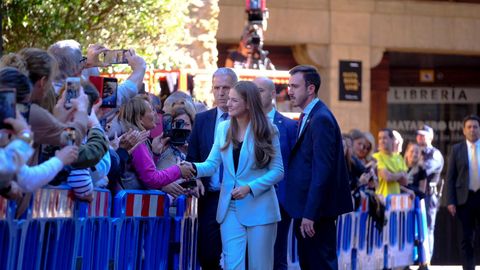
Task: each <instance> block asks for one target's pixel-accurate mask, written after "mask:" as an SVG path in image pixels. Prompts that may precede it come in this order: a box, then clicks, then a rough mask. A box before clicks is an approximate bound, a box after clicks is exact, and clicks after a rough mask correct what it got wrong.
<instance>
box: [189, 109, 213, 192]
mask: <svg viewBox="0 0 480 270" xmlns="http://www.w3.org/2000/svg"><path fill="white" fill-rule="evenodd" d="M216 119H217V108H213V109H210V110H208V111H205V112H201V113H199V114H197V115H196V116H195V122H194V124H193V129H192V133H191V134H190V138H189V140H188V153H187V161H191V162H203V161H205V160H206V159H207V157H208V154H210V150H211V149H212V146H213V139H214V135H215V121H216ZM201 179H202V182H203V185H204V186H205V189H206V190H208V189H209V187H210V177H203V178H201Z"/></svg>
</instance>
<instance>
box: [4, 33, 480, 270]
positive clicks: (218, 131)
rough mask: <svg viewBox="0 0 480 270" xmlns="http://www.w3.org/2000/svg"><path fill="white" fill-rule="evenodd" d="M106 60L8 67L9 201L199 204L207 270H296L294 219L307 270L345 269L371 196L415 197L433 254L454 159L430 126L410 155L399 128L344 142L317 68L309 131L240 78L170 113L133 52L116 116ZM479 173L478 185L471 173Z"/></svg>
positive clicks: (300, 96)
mask: <svg viewBox="0 0 480 270" xmlns="http://www.w3.org/2000/svg"><path fill="white" fill-rule="evenodd" d="M106 51H108V48H106V47H104V46H101V45H90V46H89V47H88V48H87V55H86V56H85V57H84V56H82V48H81V46H80V44H78V43H77V42H75V41H73V40H64V41H59V42H56V43H55V44H53V45H51V46H50V47H49V48H48V50H43V49H38V48H26V49H22V50H20V51H19V52H16V53H10V54H7V55H4V56H3V57H2V58H1V60H0V88H2V89H6V88H8V89H15V95H16V116H15V117H14V118H7V119H5V121H4V124H6V125H9V126H10V128H9V129H3V130H1V132H0V146H1V148H0V161H1V162H0V194H1V195H2V196H4V197H6V198H8V199H11V200H17V201H19V202H20V204H22V205H25V201H28V200H30V199H31V193H32V192H34V191H35V190H37V189H39V188H41V187H43V186H45V185H58V184H67V185H70V186H71V187H72V189H73V191H74V194H75V196H76V197H77V199H79V200H86V201H90V200H92V191H93V188H94V187H101V188H108V189H110V190H111V191H112V193H113V194H115V193H117V192H118V191H119V190H122V189H141V190H144V189H155V190H162V191H164V192H166V193H167V194H169V195H170V196H171V197H172V198H175V197H177V196H179V195H183V194H185V195H191V196H196V197H198V198H199V203H198V248H197V249H198V259H199V262H200V265H201V266H202V269H222V266H221V264H220V262H221V261H222V262H223V263H222V264H223V268H224V269H245V268H246V265H248V269H287V268H288V263H287V243H288V231H289V227H290V224H291V222H292V220H293V226H294V227H293V229H294V233H295V235H296V237H297V240H298V252H299V257H300V266H301V268H302V269H336V268H337V259H336V248H335V247H336V237H335V236H336V224H335V222H336V219H337V217H338V216H339V215H341V214H344V213H348V212H350V211H352V210H354V209H355V208H356V207H358V203H359V200H358V198H360V197H361V196H368V197H369V198H371V200H372V201H375V202H376V203H378V204H379V205H381V204H382V203H384V201H385V198H386V197H387V196H388V195H390V194H400V193H407V194H410V195H411V196H412V197H413V196H418V197H420V198H422V199H425V202H426V206H427V214H428V215H427V216H428V228H429V242H430V247H431V249H432V250H430V251H431V252H433V232H434V227H435V216H436V212H437V210H438V199H439V196H440V193H441V187H442V186H443V180H442V179H441V173H442V169H443V165H444V159H443V156H442V154H441V153H440V151H439V150H438V149H436V148H435V147H434V146H432V141H433V137H434V131H433V129H432V128H430V127H428V126H424V127H423V128H422V129H421V130H418V133H417V137H416V142H409V143H408V145H407V147H406V149H405V152H404V155H403V156H402V149H403V147H402V144H403V140H402V138H401V135H400V134H399V133H398V132H396V131H393V130H390V129H387V128H385V129H382V130H380V132H379V133H378V134H377V135H378V136H377V137H378V141H375V139H374V136H373V135H372V134H371V133H369V132H362V131H360V130H356V129H354V130H351V131H350V132H348V133H343V134H342V133H341V131H340V128H339V125H338V124H337V121H336V119H335V117H334V115H333V114H332V113H331V111H330V110H329V109H328V108H327V106H326V105H325V104H324V103H323V102H322V101H321V100H320V99H318V98H317V96H318V91H319V88H320V84H321V78H320V75H319V73H318V71H317V69H316V68H314V67H312V66H306V65H302V66H296V67H294V68H293V69H291V70H290V78H289V82H288V93H289V97H290V100H291V102H292V104H293V105H294V106H296V107H299V108H301V110H302V113H301V114H300V118H299V119H298V121H296V120H292V119H290V118H288V117H285V116H283V115H282V114H281V113H280V112H279V111H277V110H276V108H275V106H274V105H273V103H272V100H275V96H276V89H275V84H274V83H273V81H272V80H271V79H269V78H266V77H258V78H256V79H255V80H253V81H252V82H250V81H239V80H238V77H237V75H236V74H235V72H234V70H232V69H230V68H219V69H218V70H216V71H215V72H214V73H213V76H212V93H213V95H214V100H215V105H216V106H215V107H214V108H212V109H209V110H205V111H203V110H202V111H199V110H198V106H196V104H195V102H194V101H193V100H192V98H191V97H190V96H189V95H188V94H187V93H184V92H180V91H177V92H174V93H172V94H171V95H170V96H169V97H168V98H167V99H166V100H164V102H163V104H162V102H160V100H159V98H158V97H156V96H155V95H152V94H149V93H139V92H140V91H139V89H141V87H142V82H143V78H144V75H145V70H146V63H145V61H144V60H143V59H142V57H140V56H139V55H137V54H136V53H135V51H133V50H129V51H127V52H126V53H125V57H126V60H127V61H128V65H129V66H130V67H131V70H132V71H131V74H130V75H129V77H128V78H127V79H126V80H125V81H124V82H122V83H121V84H119V85H118V89H117V96H116V99H117V100H116V105H117V106H116V107H114V108H111V107H105V106H102V99H101V95H100V94H99V91H101V90H100V89H96V87H95V86H94V85H93V84H92V83H90V82H89V77H90V76H97V75H99V68H100V67H103V66H104V63H102V62H101V61H100V59H99V55H101V54H102V53H104V52H106ZM72 77H75V78H80V82H81V83H80V88H79V91H78V93H77V95H76V96H74V97H73V98H72V97H70V96H69V95H70V94H69V91H68V90H67V87H68V86H67V83H66V82H67V81H68V80H69V78H72ZM67 102H68V103H69V104H70V106H66V104H67ZM162 105H163V106H162ZM478 125H479V120H478V117H477V116H470V117H469V118H466V120H465V121H464V134H465V136H466V140H467V144H469V145H470V144H472V145H477V148H478V145H479V140H478V138H479V137H480V134H479V133H480V132H479V127H478ZM465 149H466V148H465ZM465 149H463V148H462V147H460V146H458V147H456V148H455V147H454V151H453V154H452V155H453V157H454V158H453V159H452V158H450V164H449V173H448V181H449V187H450V189H449V190H450V191H449V194H448V196H449V206H448V209H449V210H450V212H451V213H452V215H455V214H456V213H457V212H458V216H459V217H460V220H461V221H462V224H464V229H465V228H466V230H467V232H464V234H465V237H466V238H465V240H464V245H462V247H463V248H464V250H465V252H466V254H473V253H472V248H471V246H469V245H468V243H467V242H468V241H467V239H468V237H470V238H471V234H472V233H473V229H472V228H471V227H472V225H471V224H472V221H471V219H472V218H471V215H470V213H471V212H475V211H477V212H475V213H477V214H475V215H478V212H479V211H478V205H479V204H478V203H477V201H478V200H479V198H480V197H478V194H477V190H478V189H479V188H480V183H479V184H478V185H477V184H472V183H476V182H475V181H477V179H478V160H479V159H477V156H478V153H480V152H479V151H476V150H475V149H476V148H471V149H473V150H471V151H470V150H469V151H468V159H466V160H464V159H463V156H461V155H462V153H463V152H462V151H466V150H465ZM455 155H458V157H456V156H455ZM462 161H463V162H464V163H460V162H462ZM475 162H476V163H475ZM465 163H467V165H465ZM470 164H477V165H476V166H477V167H476V170H477V172H476V174H475V173H468V171H469V168H470V170H471V167H472V165H470ZM465 166H466V169H465ZM465 170H466V172H465ZM465 175H468V176H465ZM469 177H470V178H469ZM452 183H453V184H452ZM469 186H471V188H469ZM455 191H456V192H455ZM22 202H23V203H22ZM26 205H28V204H26ZM23 210H24V209H23ZM18 211H19V213H17V215H21V214H22V213H21V211H22V209H18ZM379 218H381V217H379ZM379 220H381V219H379ZM473 222H474V221H473ZM465 224H466V225H465ZM465 226H466V227H465ZM468 226H470V227H468ZM468 228H470V230H469V229H468ZM468 256H470V257H471V256H473V255H468ZM469 263H471V262H469Z"/></svg>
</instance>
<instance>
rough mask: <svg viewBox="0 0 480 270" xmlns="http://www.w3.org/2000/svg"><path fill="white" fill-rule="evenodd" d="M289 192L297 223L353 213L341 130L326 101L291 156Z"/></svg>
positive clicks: (289, 208)
mask: <svg viewBox="0 0 480 270" xmlns="http://www.w3.org/2000/svg"><path fill="white" fill-rule="evenodd" d="M287 190H288V192H287V196H286V204H285V209H286V210H287V212H288V213H289V214H290V216H291V217H293V218H296V219H299V218H308V219H310V220H314V221H317V220H319V219H321V218H336V217H337V216H338V215H341V214H343V213H347V212H350V211H352V210H353V207H352V198H351V195H350V189H349V186H348V171H347V167H346V164H345V158H344V155H343V145H342V136H341V133H340V128H339V127H338V124H337V121H336V120H335V117H334V116H333V114H332V113H331V112H330V110H329V109H328V108H327V106H326V105H325V104H324V103H323V102H322V101H319V102H318V103H317V104H316V105H315V106H314V107H313V109H312V111H311V112H310V114H309V115H308V118H307V120H306V122H305V127H304V129H303V131H302V133H301V134H300V136H299V138H298V140H297V142H296V144H295V146H294V147H293V149H292V152H291V154H290V160H289V170H288V174H287Z"/></svg>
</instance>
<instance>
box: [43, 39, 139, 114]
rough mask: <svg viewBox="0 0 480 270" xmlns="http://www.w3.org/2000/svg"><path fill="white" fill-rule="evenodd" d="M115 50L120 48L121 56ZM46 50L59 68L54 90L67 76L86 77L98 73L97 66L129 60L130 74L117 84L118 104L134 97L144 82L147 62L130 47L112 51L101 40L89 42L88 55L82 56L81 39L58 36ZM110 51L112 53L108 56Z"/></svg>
mask: <svg viewBox="0 0 480 270" xmlns="http://www.w3.org/2000/svg"><path fill="white" fill-rule="evenodd" d="M118 51H121V52H122V53H121V56H119V55H118ZM48 52H49V53H51V54H52V55H53V56H54V57H55V58H56V60H57V62H58V67H59V71H60V72H59V73H58V74H57V75H56V76H55V78H54V80H53V81H54V86H55V89H56V92H57V94H58V89H60V88H61V86H62V85H63V84H64V82H65V80H66V78H67V77H78V76H81V75H83V77H85V78H86V79H88V77H89V76H91V75H95V76H98V75H99V71H98V68H99V67H107V66H111V65H113V64H128V65H129V66H130V67H131V69H132V72H131V73H130V76H129V77H128V78H127V79H126V80H125V81H124V82H123V83H121V84H119V85H118V90H117V91H118V94H117V107H120V106H121V105H122V104H123V103H125V102H126V101H127V100H128V99H130V98H132V97H134V96H135V95H136V94H137V93H138V90H139V89H140V88H141V85H142V83H143V77H144V76H145V71H146V63H145V60H144V59H143V58H142V57H141V56H139V55H137V54H136V53H135V50H133V49H129V50H116V51H115V50H109V49H108V48H107V47H105V46H103V45H100V44H91V45H89V46H88V48H87V56H86V57H85V56H82V49H81V45H80V43H78V42H77V41H75V40H61V41H57V42H55V43H54V44H52V45H51V46H50V47H49V48H48ZM111 52H113V53H111ZM116 52H117V53H116ZM115 53H116V54H115ZM113 54H115V57H113V56H109V55H113ZM113 60H115V61H113Z"/></svg>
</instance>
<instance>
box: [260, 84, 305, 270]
mask: <svg viewBox="0 0 480 270" xmlns="http://www.w3.org/2000/svg"><path fill="white" fill-rule="evenodd" d="M253 82H254V83H255V84H256V85H257V87H258V89H259V90H260V98H261V99H262V106H263V112H264V113H265V114H266V115H267V117H268V118H269V119H270V121H272V122H273V123H274V124H275V125H276V126H277V128H278V131H279V132H280V148H281V151H282V153H281V154H282V160H283V170H284V175H286V174H287V170H288V157H289V156H290V151H291V150H292V148H293V145H294V144H295V141H296V139H297V138H296V131H297V122H296V121H295V120H292V119H290V118H288V117H285V116H283V115H282V114H281V113H279V112H278V111H277V110H276V109H275V108H274V107H273V104H272V100H273V99H275V97H276V95H277V93H276V91H275V84H274V83H273V81H272V80H270V79H269V78H267V77H258V78H256V79H255V80H253ZM275 189H276V192H277V198H278V202H279V204H280V214H281V215H282V220H281V221H280V222H279V223H278V225H277V238H276V241H275V260H274V267H273V269H274V270H287V269H288V261H287V244H288V230H289V228H290V223H291V221H292V218H291V217H290V216H289V215H288V213H287V212H286V211H285V194H286V193H287V192H286V182H285V181H280V182H279V183H278V184H277V185H276V186H275Z"/></svg>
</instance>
